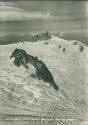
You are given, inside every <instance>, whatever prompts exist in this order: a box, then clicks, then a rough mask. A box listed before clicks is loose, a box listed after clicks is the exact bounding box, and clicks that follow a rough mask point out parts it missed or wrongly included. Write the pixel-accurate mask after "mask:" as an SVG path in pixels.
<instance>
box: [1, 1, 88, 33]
mask: <svg viewBox="0 0 88 125" xmlns="http://www.w3.org/2000/svg"><path fill="white" fill-rule="evenodd" d="M7 22H9V23H8V24H7ZM18 22H20V23H19V24H18ZM22 22H23V23H22ZM2 23H3V24H2ZM16 30H17V31H23V30H24V31H37V30H38V31H41V30H50V31H57V32H58V31H61V32H86V31H87V30H88V2H87V1H81V2H80V1H25V0H24V1H19V0H18V1H17V0H11V1H7V2H6V1H1V2H0V32H2V31H3V32H4V31H6V32H8V31H11V32H13V31H16Z"/></svg>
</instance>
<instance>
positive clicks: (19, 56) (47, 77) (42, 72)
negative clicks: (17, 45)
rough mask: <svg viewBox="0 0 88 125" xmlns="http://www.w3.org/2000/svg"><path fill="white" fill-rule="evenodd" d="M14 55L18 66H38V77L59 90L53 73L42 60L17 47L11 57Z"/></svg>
mask: <svg viewBox="0 0 88 125" xmlns="http://www.w3.org/2000/svg"><path fill="white" fill-rule="evenodd" d="M12 57H14V58H15V59H14V64H15V65H16V66H20V65H23V66H24V67H25V68H28V66H27V64H28V63H30V64H32V65H33V66H34V67H35V68H36V77H38V78H39V79H43V81H45V82H48V83H50V85H52V86H53V87H54V89H56V90H58V86H57V85H56V83H55V81H54V78H53V76H52V74H51V73H50V71H49V70H48V68H47V67H46V65H45V64H44V62H43V61H42V60H39V59H38V58H37V57H34V56H31V55H29V54H27V53H26V52H25V50H22V49H15V50H14V52H13V53H12V55H11V57H10V58H12Z"/></svg>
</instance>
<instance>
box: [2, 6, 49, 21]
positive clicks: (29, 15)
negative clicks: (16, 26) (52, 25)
mask: <svg viewBox="0 0 88 125" xmlns="http://www.w3.org/2000/svg"><path fill="white" fill-rule="evenodd" d="M48 18H50V13H42V12H29V11H26V10H24V9H21V8H16V7H9V6H4V5H2V6H0V22H7V21H27V20H37V19H42V20H46V19H48Z"/></svg>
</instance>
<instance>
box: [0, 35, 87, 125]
mask: <svg viewBox="0 0 88 125" xmlns="http://www.w3.org/2000/svg"><path fill="white" fill-rule="evenodd" d="M44 43H45V41H42V42H41V41H39V42H35V43H32V42H25V41H24V44H23V43H16V44H9V45H0V107H1V108H0V113H1V114H9V113H10V114H14V113H17V114H22V113H23V112H24V114H28V115H30V114H31V115H37V116H39V117H47V118H51V119H53V118H56V119H74V118H75V119H83V118H85V119H87V113H88V97H87V93H88V92H87V89H88V78H87V77H88V47H87V46H85V45H84V44H82V43H81V42H78V43H77V44H76V45H74V41H67V40H64V39H61V38H57V37H54V36H52V38H51V39H50V40H48V44H44ZM59 46H60V48H59ZM80 46H84V50H83V51H82V52H81V51H80V49H79V48H80ZM15 48H19V49H24V50H26V52H27V53H29V54H31V55H33V56H38V58H39V59H41V60H42V61H43V62H44V63H45V64H46V66H47V67H48V69H49V70H50V72H51V73H52V75H53V77H54V79H55V82H56V83H57V85H58V86H59V88H60V89H59V90H58V91H55V90H54V89H53V88H52V87H51V86H50V85H49V84H48V83H45V82H44V81H42V80H38V79H37V78H32V77H31V76H30V75H31V74H32V73H35V68H34V67H33V66H32V65H31V64H29V69H25V68H24V67H23V66H20V67H19V68H18V67H16V66H15V65H14V64H13V59H12V60H10V55H11V54H12V52H13V51H14V50H15ZM64 48H65V51H63V49H64ZM14 110H15V111H14ZM64 124H65V123H64Z"/></svg>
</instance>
